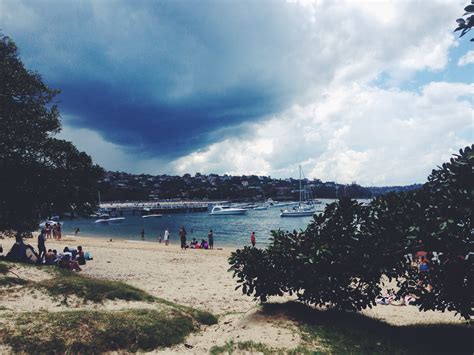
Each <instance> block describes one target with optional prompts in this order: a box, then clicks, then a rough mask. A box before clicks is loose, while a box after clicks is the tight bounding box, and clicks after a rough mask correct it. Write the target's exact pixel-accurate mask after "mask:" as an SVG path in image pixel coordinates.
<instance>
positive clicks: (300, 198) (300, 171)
mask: <svg viewBox="0 0 474 355" xmlns="http://www.w3.org/2000/svg"><path fill="white" fill-rule="evenodd" d="M299 191H300V203H299V205H300V206H301V194H302V191H301V165H300V190H299Z"/></svg>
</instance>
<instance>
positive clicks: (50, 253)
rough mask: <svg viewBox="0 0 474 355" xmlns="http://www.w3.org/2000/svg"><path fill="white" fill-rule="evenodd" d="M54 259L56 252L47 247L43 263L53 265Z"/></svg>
mask: <svg viewBox="0 0 474 355" xmlns="http://www.w3.org/2000/svg"><path fill="white" fill-rule="evenodd" d="M55 260H56V254H54V253H53V251H52V250H51V249H48V251H47V253H46V254H45V256H44V263H45V264H46V265H54V264H55Z"/></svg>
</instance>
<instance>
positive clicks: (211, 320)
mask: <svg viewBox="0 0 474 355" xmlns="http://www.w3.org/2000/svg"><path fill="white" fill-rule="evenodd" d="M155 300H156V301H157V302H159V303H161V304H164V305H167V306H170V307H172V308H175V309H177V310H180V311H181V312H184V313H186V314H189V315H190V316H191V317H193V318H194V319H195V320H197V321H198V322H199V323H201V324H204V325H213V324H217V322H218V318H217V317H216V316H215V315H214V314H212V313H211V312H208V311H202V310H199V309H195V308H192V307H187V306H183V305H180V304H176V303H173V302H171V301H168V300H165V299H163V298H158V297H155Z"/></svg>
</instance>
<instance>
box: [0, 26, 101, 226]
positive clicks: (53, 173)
mask: <svg viewBox="0 0 474 355" xmlns="http://www.w3.org/2000/svg"><path fill="white" fill-rule="evenodd" d="M58 93H59V91H58V90H53V89H50V88H49V87H48V86H47V85H46V84H45V83H44V82H43V81H42V78H41V76H40V75H39V74H38V73H35V72H31V71H29V70H27V69H26V68H25V67H24V65H23V63H22V62H21V60H20V58H19V53H18V48H17V46H16V45H15V43H14V42H13V41H12V40H11V39H10V38H9V37H7V36H4V35H0V230H1V231H5V230H10V229H11V230H15V231H17V232H28V231H31V230H33V229H36V228H37V224H38V221H39V220H40V219H41V218H44V217H47V216H50V215H51V214H52V213H62V212H65V211H77V212H78V213H80V212H83V211H88V210H90V209H92V208H94V207H95V204H96V191H97V189H96V184H97V180H98V178H99V177H100V176H101V175H102V173H103V171H102V168H100V167H99V166H97V165H94V164H93V163H92V160H91V158H90V157H89V156H88V155H87V154H85V153H82V152H79V151H78V150H77V149H76V148H75V147H74V145H73V144H72V143H70V142H67V141H64V140H60V139H56V138H54V135H55V134H57V133H58V132H59V131H60V129H61V124H60V115H59V110H58V108H57V106H56V105H55V104H54V102H53V100H54V97H55V96H56V95H57V94H58Z"/></svg>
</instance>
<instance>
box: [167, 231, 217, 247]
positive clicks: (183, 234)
mask: <svg viewBox="0 0 474 355" xmlns="http://www.w3.org/2000/svg"><path fill="white" fill-rule="evenodd" d="M191 234H192V229H191ZM178 235H179V240H180V242H181V249H183V250H186V249H188V248H191V249H214V233H213V232H212V229H209V232H208V233H207V240H205V239H201V242H200V243H199V242H198V241H197V240H196V238H193V240H192V241H191V243H190V244H189V245H188V244H187V235H188V232H187V231H186V228H184V226H182V227H181V228H180V229H179V232H178ZM170 237H171V233H170V231H169V229H168V228H166V229H165V233H164V234H163V236H161V234H160V236H159V237H158V242H160V243H162V242H164V243H165V245H169V243H170Z"/></svg>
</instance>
